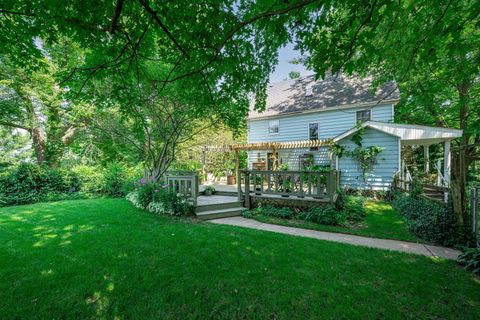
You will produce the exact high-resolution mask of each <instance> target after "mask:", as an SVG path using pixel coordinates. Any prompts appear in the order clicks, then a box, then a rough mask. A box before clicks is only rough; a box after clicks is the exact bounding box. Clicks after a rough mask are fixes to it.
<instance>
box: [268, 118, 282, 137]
mask: <svg viewBox="0 0 480 320" xmlns="http://www.w3.org/2000/svg"><path fill="white" fill-rule="evenodd" d="M279 127H280V121H279V120H271V121H268V133H269V134H277V133H278V129H279Z"/></svg>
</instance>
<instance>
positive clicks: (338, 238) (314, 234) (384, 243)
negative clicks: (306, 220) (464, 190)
mask: <svg viewBox="0 0 480 320" xmlns="http://www.w3.org/2000/svg"><path fill="white" fill-rule="evenodd" d="M210 222H211V223H216V224H225V225H229V226H238V227H245V228H251V229H257V230H265V231H271V232H277V233H283V234H289V235H292V236H299V237H306V238H313V239H319V240H327V241H333V242H340V243H347V244H351V245H355V246H365V247H371V248H379V249H386V250H393V251H401V252H406V253H413V254H419V255H424V256H427V257H441V258H444V259H449V260H455V259H456V258H457V256H458V255H459V254H460V251H457V250H454V249H450V248H444V247H438V246H431V245H426V244H421V243H413V242H407V241H399V240H387V239H375V238H369V237H362V236H354V235H350V234H344V233H334V232H324V231H317V230H308V229H300V228H293V227H285V226H279V225H275V224H269V223H263V222H258V221H256V220H253V219H246V218H243V217H231V218H222V219H215V220H210Z"/></svg>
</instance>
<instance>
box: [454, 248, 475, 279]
mask: <svg viewBox="0 0 480 320" xmlns="http://www.w3.org/2000/svg"><path fill="white" fill-rule="evenodd" d="M457 261H458V263H460V264H461V265H463V266H464V267H465V269H467V270H468V271H471V272H473V273H474V274H476V275H477V276H480V248H479V247H477V248H468V249H466V250H465V251H464V252H463V253H462V254H461V255H459V256H458V258H457Z"/></svg>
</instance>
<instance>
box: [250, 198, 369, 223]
mask: <svg viewBox="0 0 480 320" xmlns="http://www.w3.org/2000/svg"><path fill="white" fill-rule="evenodd" d="M242 215H243V216H244V217H245V218H255V217H257V216H266V217H275V218H281V219H298V220H303V221H307V222H314V223H318V224H322V225H336V226H339V225H346V224H347V223H351V222H355V221H360V220H362V219H363V218H364V217H365V209H364V200H363V198H361V197H348V196H347V197H346V198H345V200H344V201H343V204H342V206H341V207H336V206H333V205H326V206H323V207H312V208H309V209H307V210H303V209H302V210H301V209H292V208H289V207H275V206H272V205H259V206H257V207H256V208H254V209H252V210H244V211H243V212H242Z"/></svg>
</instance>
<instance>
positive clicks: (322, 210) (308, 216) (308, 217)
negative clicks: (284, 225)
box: [298, 205, 346, 225]
mask: <svg viewBox="0 0 480 320" xmlns="http://www.w3.org/2000/svg"><path fill="white" fill-rule="evenodd" d="M298 218H299V219H301V220H305V221H309V222H315V223H319V224H324V225H341V224H344V223H345V221H346V216H345V213H344V212H343V211H340V210H338V209H337V208H335V206H331V205H328V206H325V207H315V208H310V209H308V210H307V211H304V212H301V213H300V214H299V215H298Z"/></svg>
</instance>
